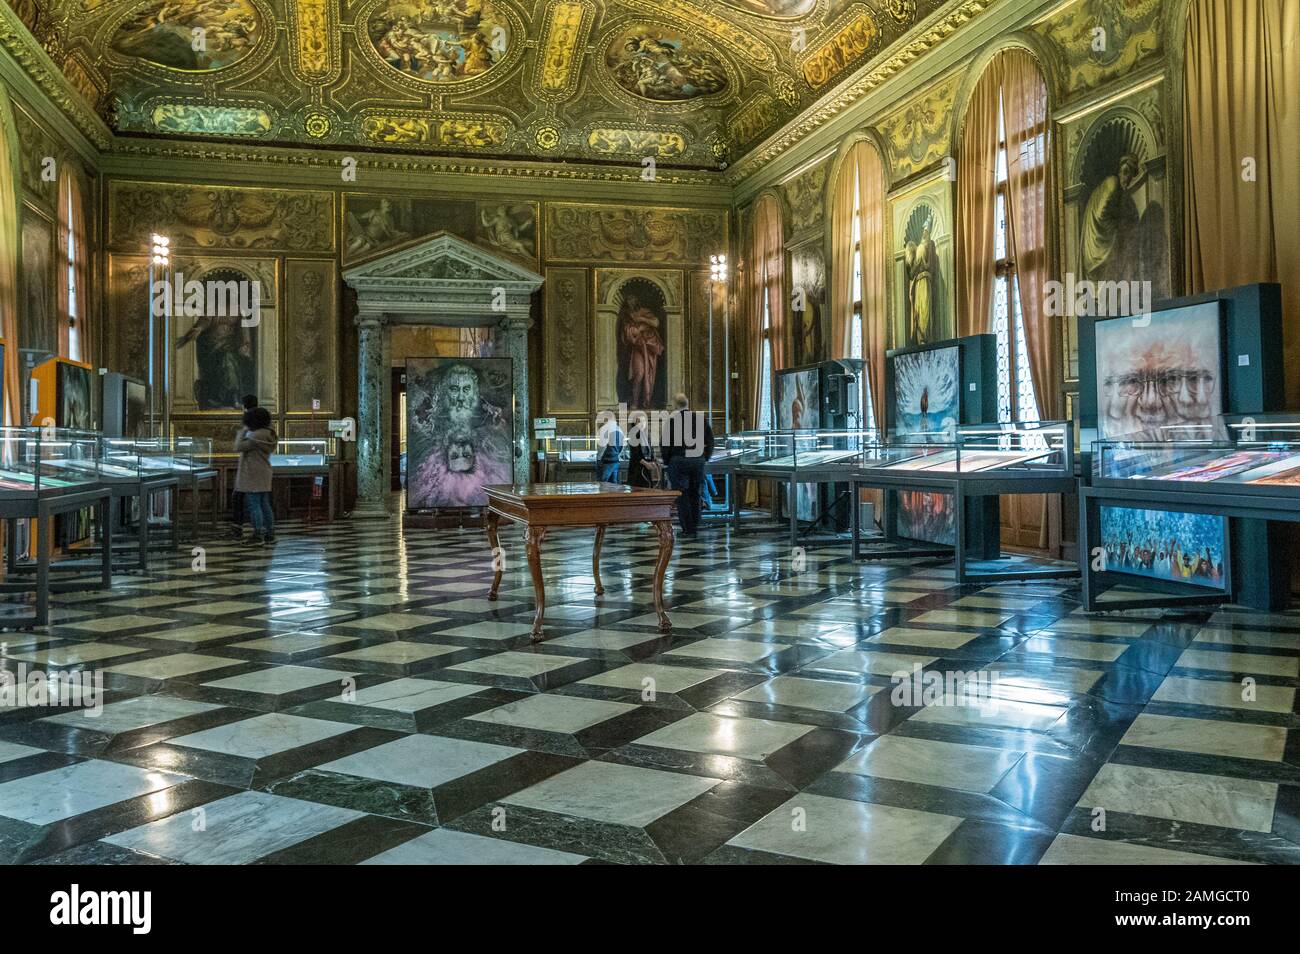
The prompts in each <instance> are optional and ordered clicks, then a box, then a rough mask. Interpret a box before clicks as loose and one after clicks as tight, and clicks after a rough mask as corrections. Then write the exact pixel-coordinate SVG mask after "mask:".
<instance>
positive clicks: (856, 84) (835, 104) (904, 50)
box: [726, 0, 998, 185]
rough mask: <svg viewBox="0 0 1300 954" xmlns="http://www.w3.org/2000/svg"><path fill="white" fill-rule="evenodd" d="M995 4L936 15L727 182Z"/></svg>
mask: <svg viewBox="0 0 1300 954" xmlns="http://www.w3.org/2000/svg"><path fill="white" fill-rule="evenodd" d="M997 2H998V0H959V2H957V3H956V4H955V5H954V6H953V7H952V8H951V9H950V10H948V11H947V12H944V13H940V14H939V15H938V16H937V17H935V18H934V19H933V20H932V22H930V23H929V24H927V25H925V26H923V27H922V28H920V29H919V30H918V32H917V33H916V34H915V35H914V36H912V37H911V38H910V39H908V40H906V41H904V42H901V43H899V44H898V45H896V46H895V48H894V50H893V51H892V52H891V53H890V54H889V55H888V56H886V57H885V58H884V59H883V60H880V61H877V62H875V63H870V64H867V65H866V66H864V67H863V68H862V69H861V70H859V72H858V73H857V74H856V75H854V76H853V77H852V78H850V79H849V80H848V81H846V82H844V83H841V84H840V85H839V86H838V87H836V88H835V89H834V90H833V91H831V92H830V93H828V94H827V95H826V96H825V97H824V98H822V99H821V100H819V101H818V102H816V103H814V104H813V105H812V106H810V107H809V108H808V109H806V110H804V112H803V113H802V114H801V115H799V116H797V117H795V118H794V119H793V120H791V121H790V122H789V123H788V124H786V125H785V126H783V127H782V128H781V130H780V131H779V132H778V133H777V134H776V135H774V136H772V137H771V138H770V139H768V140H767V142H765V143H763V144H762V145H761V146H759V147H758V148H756V149H754V150H752V151H750V152H749V153H747V154H746V155H745V156H744V157H743V158H741V159H740V160H739V161H738V162H737V163H736V164H735V165H733V166H732V167H731V168H730V169H729V170H728V172H727V176H726V178H727V181H728V182H730V183H732V184H733V185H734V184H736V183H739V182H743V181H744V180H746V179H748V178H749V177H750V176H753V175H755V174H756V173H757V172H758V171H759V170H760V169H762V168H763V167H764V166H766V165H767V164H768V163H769V162H771V161H773V160H774V159H776V158H777V157H778V156H780V155H782V154H783V153H785V152H786V151H787V150H789V149H791V148H793V147H794V146H795V145H796V144H797V143H799V142H801V141H803V140H804V139H806V138H807V137H808V136H810V135H812V134H813V133H814V132H815V131H816V130H818V129H820V128H821V127H823V126H825V125H826V124H827V123H829V122H830V121H831V120H832V119H833V118H835V117H836V116H838V115H839V114H840V113H842V112H844V111H845V110H847V109H848V108H849V107H851V106H852V105H853V104H854V103H856V102H857V101H858V100H860V99H862V98H863V97H864V96H866V95H867V94H868V93H869V92H871V91H872V90H874V89H875V88H876V87H878V86H880V85H881V84H883V83H884V82H886V81H887V80H889V79H890V78H891V77H893V76H895V75H897V74H898V73H899V72H901V71H902V70H903V69H904V68H905V67H907V66H909V65H911V64H912V63H914V62H915V61H916V60H917V59H919V58H920V57H922V56H924V55H925V54H926V53H928V52H929V51H930V50H933V49H934V48H935V47H937V46H938V45H939V43H941V42H942V41H943V40H945V39H947V38H948V37H950V36H952V35H953V34H954V33H956V32H957V31H958V30H960V29H962V28H963V27H965V26H966V25H967V24H969V23H970V22H971V21H973V20H975V19H976V18H977V17H979V16H980V15H981V14H983V13H984V12H985V11H987V10H988V9H989V8H990V7H993V6H994V5H995V4H996V3H997Z"/></svg>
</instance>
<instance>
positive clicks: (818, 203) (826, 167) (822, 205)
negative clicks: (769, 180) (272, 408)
mask: <svg viewBox="0 0 1300 954" xmlns="http://www.w3.org/2000/svg"><path fill="white" fill-rule="evenodd" d="M829 175H830V161H829V159H828V160H824V161H822V162H820V163H818V164H817V165H815V166H813V167H812V168H810V169H805V170H804V171H803V172H801V173H799V175H797V176H795V177H794V178H793V179H791V180H790V181H789V182H787V183H785V185H784V186H783V189H782V191H783V192H784V193H785V203H786V206H787V207H788V208H789V210H790V218H789V231H790V234H791V235H792V236H800V237H802V236H804V235H806V234H810V233H812V232H815V231H817V230H819V229H821V227H822V224H823V223H824V222H825V220H826V180H827V177H828V176H829Z"/></svg>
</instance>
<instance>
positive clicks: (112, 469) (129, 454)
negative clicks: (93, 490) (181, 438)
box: [101, 437, 176, 480]
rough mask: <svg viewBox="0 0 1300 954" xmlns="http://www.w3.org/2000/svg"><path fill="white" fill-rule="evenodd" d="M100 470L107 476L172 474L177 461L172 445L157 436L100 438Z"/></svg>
mask: <svg viewBox="0 0 1300 954" xmlns="http://www.w3.org/2000/svg"><path fill="white" fill-rule="evenodd" d="M102 440H103V445H102V453H101V457H102V468H101V469H102V472H103V474H104V476H105V478H107V479H112V480H139V479H143V478H149V477H161V476H167V475H171V474H173V473H174V472H175V470H176V463H175V460H174V457H173V454H172V448H171V445H170V444H169V443H168V442H167V441H164V440H159V439H157V438H143V439H139V440H137V439H133V438H129V437H105V438H103V439H102Z"/></svg>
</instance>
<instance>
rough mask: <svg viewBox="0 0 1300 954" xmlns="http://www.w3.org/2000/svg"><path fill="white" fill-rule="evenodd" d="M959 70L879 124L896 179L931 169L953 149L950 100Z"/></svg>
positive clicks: (954, 91)
mask: <svg viewBox="0 0 1300 954" xmlns="http://www.w3.org/2000/svg"><path fill="white" fill-rule="evenodd" d="M961 80H962V73H961V72H957V73H953V74H952V75H950V76H948V77H946V78H945V79H942V80H940V81H939V82H938V83H936V84H934V85H933V86H931V87H930V88H929V89H927V90H926V91H925V92H923V93H921V94H920V95H919V96H917V97H915V98H914V99H911V100H908V101H907V102H906V103H903V104H902V105H901V106H899V107H898V108H897V109H895V110H893V111H892V112H891V113H890V114H889V115H888V116H887V117H886V118H885V119H884V120H883V121H882V122H881V124H880V127H879V128H880V133H881V135H882V137H883V138H884V140H885V142H886V143H888V145H889V157H890V161H891V163H892V165H893V169H894V176H895V178H896V179H905V178H907V177H908V176H911V175H914V174H915V173H918V172H921V171H922V170H924V169H928V168H930V167H931V166H932V165H934V164H935V163H936V162H939V161H940V160H941V159H943V158H944V157H945V156H947V155H948V153H949V151H950V149H951V148H952V135H953V102H954V101H955V99H956V96H957V87H958V86H959V85H960V84H961Z"/></svg>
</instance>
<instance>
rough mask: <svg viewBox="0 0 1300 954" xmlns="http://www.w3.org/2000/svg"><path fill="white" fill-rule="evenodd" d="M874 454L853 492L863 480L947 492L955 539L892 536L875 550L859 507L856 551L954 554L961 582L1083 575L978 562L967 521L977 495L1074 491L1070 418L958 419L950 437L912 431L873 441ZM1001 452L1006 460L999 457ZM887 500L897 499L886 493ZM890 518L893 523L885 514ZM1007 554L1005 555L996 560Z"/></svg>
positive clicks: (858, 556) (868, 484)
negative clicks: (977, 421) (864, 533)
mask: <svg viewBox="0 0 1300 954" xmlns="http://www.w3.org/2000/svg"><path fill="white" fill-rule="evenodd" d="M873 453H874V454H875V455H876V456H875V459H874V460H865V459H864V461H863V462H862V465H861V466H860V468H859V470H858V472H857V474H856V475H855V477H854V494H855V497H856V495H857V492H858V490H859V489H861V488H871V489H876V490H884V491H891V490H892V491H920V492H928V493H938V494H945V495H948V496H950V497H952V501H953V529H954V536H955V540H954V542H953V543H952V544H950V545H948V544H936V543H928V542H923V541H908V540H907V539H906V538H904V539H903V540H902V541H898V540H895V539H887V540H886V541H884V545H883V546H881V547H879V548H878V549H877V548H872V549H870V550H867V549H864V548H863V543H864V542H870V538H868V539H867V540H866V541H864V538H863V537H862V533H861V529H862V528H861V527H860V525H859V520H858V509H857V508H856V507H855V508H854V511H853V513H854V521H853V530H852V532H853V537H852V539H853V558H854V559H855V560H862V559H868V560H869V559H898V558H921V557H949V556H950V557H951V558H952V559H953V563H954V569H955V572H956V580H957V582H958V583H998V582H1009V581H1020V580H1040V579H1061V578H1065V577H1075V576H1078V575H1079V572H1080V571H1079V568H1078V567H1077V566H1075V567H1071V566H1059V565H1049V566H1040V567H1027V566H1024V565H1023V564H1020V565H1018V566H1017V567H1016V569H1014V570H1005V571H1000V570H992V571H990V570H972V569H971V568H970V565H971V563H972V562H975V563H988V562H995V561H993V560H982V559H978V558H977V559H974V560H972V557H971V554H970V549H971V548H970V546H969V543H970V539H969V535H970V529H969V526H968V521H967V513H968V512H969V510H970V508H971V506H972V503H971V502H972V501H980V502H982V501H985V500H988V499H989V498H995V497H1003V496H1014V495H1018V494H1073V493H1077V491H1078V484H1077V480H1076V478H1075V474H1074V458H1075V453H1074V428H1073V425H1072V424H1071V422H1069V421H1033V422H1011V423H1004V424H971V425H965V426H960V427H958V428H957V429H956V431H955V432H954V433H953V435H952V438H951V440H948V441H944V442H939V441H935V440H931V439H929V438H928V437H925V438H922V437H921V436H920V435H915V434H911V435H907V436H906V437H904V438H903V439H901V440H899V439H894V440H891V441H889V442H887V443H885V444H883V445H880V446H878V447H877V448H874V449H873ZM999 458H1000V459H1001V461H1002V462H1001V463H999ZM884 497H885V506H886V507H890V506H892V505H893V504H892V503H891V501H892V500H893V499H894V495H893V494H889V493H886V494H885V495H884ZM885 523H886V526H889V525H890V521H889V518H888V515H886V521H885ZM1006 559H1007V558H1005V557H999V558H997V562H1002V561H1005V560H1006Z"/></svg>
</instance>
